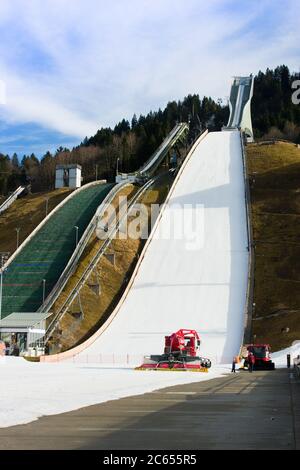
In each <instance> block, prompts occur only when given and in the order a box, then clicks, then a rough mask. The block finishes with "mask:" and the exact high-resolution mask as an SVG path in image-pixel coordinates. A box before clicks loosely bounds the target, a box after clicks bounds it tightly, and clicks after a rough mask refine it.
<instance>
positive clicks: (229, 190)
mask: <svg viewBox="0 0 300 470" xmlns="http://www.w3.org/2000/svg"><path fill="white" fill-rule="evenodd" d="M184 204H188V205H189V210H188V211H185V210H184V206H183V205H184ZM199 206H200V207H199ZM170 217H171V218H172V217H174V220H175V221H176V222H175V223H174V224H173V225H172V226H171V232H170V233H171V236H170V238H169V239H163V237H162V236H161V234H166V233H168V230H169V226H170V225H169V220H170ZM184 217H185V218H184ZM192 218H194V221H196V220H197V221H198V222H199V224H200V225H199V226H198V228H197V232H195V233H197V236H198V238H199V240H198V241H199V243H198V245H197V243H195V241H196V240H195V234H194V235H193V233H192V230H190V229H189V221H190V220H191V219H192ZM180 220H183V221H184V223H183V224H181V228H182V226H183V228H184V230H185V232H186V233H185V234H184V236H183V237H181V238H180V237H178V236H177V235H176V233H177V232H176V227H177V225H176V223H178V221H180ZM179 226H180V222H179ZM192 228H193V227H192ZM195 228H196V226H195ZM178 238H180V239H178ZM201 243H202V244H201ZM247 243H248V241H247V225H246V209H245V192H244V177H243V163H242V155H241V142H240V134H239V132H238V131H231V132H230V131H227V132H211V133H209V134H208V135H207V136H206V137H205V138H204V139H203V140H202V141H201V142H200V143H199V144H198V146H197V148H196V150H195V152H194V153H193V155H192V156H191V158H190V159H189V161H188V163H187V165H186V167H185V169H184V171H183V173H182V175H181V177H180V178H179V181H178V183H177V185H176V186H175V189H174V191H173V193H172V195H171V198H170V200H169V203H168V206H167V210H166V211H164V212H163V215H162V218H161V220H160V222H159V224H158V226H157V230H156V232H155V235H154V239H153V240H152V241H151V243H150V245H149V247H148V249H147V251H146V254H145V257H144V259H143V261H142V263H141V266H140V269H139V271H138V273H137V276H136V278H135V281H134V283H133V286H132V287H131V289H130V291H129V293H128V295H127V298H126V300H125V301H124V303H123V305H122V307H121V308H120V310H119V312H118V313H117V315H116V317H115V318H114V320H113V321H112V323H111V324H110V325H109V327H108V328H107V329H106V330H105V331H104V332H103V333H102V334H101V335H100V336H98V338H97V339H96V340H95V341H94V343H93V344H91V345H90V346H89V347H88V348H87V349H85V350H84V351H82V353H81V355H82V356H86V355H90V356H91V357H94V358H96V357H97V355H98V357H99V358H100V354H101V355H102V356H106V357H108V356H109V355H110V356H112V354H113V353H114V354H115V355H119V357H121V356H123V357H124V356H125V355H127V354H128V355H129V356H130V358H131V357H137V356H140V355H143V354H160V353H161V352H162V351H163V345H164V336H165V335H169V334H171V333H173V332H175V331H177V330H178V329H180V328H189V329H195V330H197V331H198V332H199V334H200V337H201V355H202V356H206V357H209V358H211V359H212V360H213V362H214V363H230V362H231V361H232V357H233V356H234V355H235V354H238V353H239V349H240V345H241V343H242V336H243V326H244V307H245V300H246V287H247V273H248V250H247ZM95 336H97V335H95ZM133 362H134V361H133Z"/></svg>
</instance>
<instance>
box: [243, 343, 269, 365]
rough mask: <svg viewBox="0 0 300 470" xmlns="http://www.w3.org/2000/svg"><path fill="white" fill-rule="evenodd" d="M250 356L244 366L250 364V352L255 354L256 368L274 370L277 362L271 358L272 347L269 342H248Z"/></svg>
mask: <svg viewBox="0 0 300 470" xmlns="http://www.w3.org/2000/svg"><path fill="white" fill-rule="evenodd" d="M246 348H247V351H248V357H246V358H245V362H244V367H248V365H249V360H248V358H249V354H250V353H252V354H253V356H254V360H255V362H254V367H253V369H254V370H274V369H275V364H274V362H272V360H271V354H270V353H271V347H270V345H269V344H247V345H246Z"/></svg>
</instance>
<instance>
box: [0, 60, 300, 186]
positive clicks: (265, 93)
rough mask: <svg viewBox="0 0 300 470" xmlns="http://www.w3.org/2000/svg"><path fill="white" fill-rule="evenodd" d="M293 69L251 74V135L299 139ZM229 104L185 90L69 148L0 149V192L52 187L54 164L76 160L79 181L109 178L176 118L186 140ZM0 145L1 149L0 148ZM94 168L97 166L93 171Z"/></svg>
mask: <svg viewBox="0 0 300 470" xmlns="http://www.w3.org/2000/svg"><path fill="white" fill-rule="evenodd" d="M297 79H299V74H296V73H291V72H290V71H289V69H288V67H287V66H285V65H282V66H279V67H277V68H275V69H274V70H270V69H267V70H266V72H259V73H258V74H257V75H256V76H255V83H254V96H253V100H252V120H253V127H254V132H255V137H256V139H259V140H269V139H286V140H290V141H292V142H297V143H300V105H296V104H293V102H292V99H291V97H292V93H293V89H292V83H293V81H294V80H297ZM228 116H229V107H228V105H227V104H223V102H222V100H218V102H215V101H214V100H213V99H211V98H207V97H203V98H200V97H199V95H188V96H187V97H185V98H184V99H183V100H182V101H172V102H170V103H168V104H167V106H166V107H165V109H164V110H161V109H159V110H158V111H150V112H149V113H148V114H147V115H146V116H142V115H141V116H139V117H137V116H136V115H134V116H133V117H132V119H131V121H130V122H129V121H128V120H126V119H123V120H122V121H120V122H119V123H118V124H116V126H115V127H114V128H109V127H108V128H101V129H99V130H98V132H97V133H96V134H95V135H94V136H91V137H86V138H85V139H84V141H83V142H82V143H81V144H80V145H79V146H77V147H75V148H73V149H67V148H62V147H60V148H58V149H57V151H56V152H55V154H51V153H50V152H49V151H48V152H46V154H45V155H44V156H43V157H42V158H41V159H40V160H39V159H38V158H37V157H36V156H35V155H34V154H31V155H24V156H18V155H16V154H14V155H11V156H9V155H3V154H1V153H0V194H2V195H6V194H7V193H8V192H9V191H12V190H14V189H15V188H16V187H17V186H19V185H20V184H23V185H26V184H29V183H30V184H31V188H32V191H33V192H39V191H48V190H51V189H53V188H54V173H55V166H56V164H58V163H79V164H80V165H82V170H83V177H84V181H85V182H88V181H92V180H93V179H95V174H96V171H97V176H98V179H100V178H106V179H109V180H112V179H113V177H114V175H115V172H116V166H117V160H119V163H118V167H119V170H120V171H124V172H128V171H133V170H136V169H138V168H139V167H140V166H141V165H142V164H143V163H144V162H145V161H146V160H147V159H148V158H149V157H150V155H151V154H152V153H153V152H154V151H155V149H156V148H157V147H158V146H159V145H160V144H161V142H162V140H163V139H164V137H165V136H166V135H167V133H168V132H169V131H170V130H171V129H172V128H173V127H174V125H175V124H176V122H179V121H185V122H189V123H190V135H189V139H190V140H193V138H195V137H196V136H197V135H198V134H199V132H201V130H203V129H205V128H209V129H210V130H220V129H221V127H222V126H223V125H226V123H227V120H228ZM0 150H1V149H0ZM96 168H97V170H96Z"/></svg>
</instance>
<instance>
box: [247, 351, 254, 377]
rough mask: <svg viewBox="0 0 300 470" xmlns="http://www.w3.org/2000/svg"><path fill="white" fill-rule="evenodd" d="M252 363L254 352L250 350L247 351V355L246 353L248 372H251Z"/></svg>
mask: <svg viewBox="0 0 300 470" xmlns="http://www.w3.org/2000/svg"><path fill="white" fill-rule="evenodd" d="M254 364H255V357H254V354H253V353H252V352H249V355H248V369H249V372H253V369H254Z"/></svg>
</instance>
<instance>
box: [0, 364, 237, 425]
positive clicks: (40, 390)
mask: <svg viewBox="0 0 300 470" xmlns="http://www.w3.org/2000/svg"><path fill="white" fill-rule="evenodd" d="M228 372H230V368H229V366H227V367H226V366H216V367H214V368H213V369H211V370H210V371H209V372H208V373H205V372H201V373H199V372H154V371H147V372H144V371H135V370H133V369H129V368H126V367H114V368H113V367H110V368H105V367H103V366H101V365H99V364H73V363H69V362H63V363H31V362H27V361H25V360H24V359H22V358H14V357H6V358H0V376H1V388H0V427H8V426H14V425H17V424H25V423H29V422H31V421H34V420H36V419H38V418H39V417H41V416H45V415H55V414H58V413H64V412H68V411H72V410H76V409H78V408H82V407H85V406H89V405H94V404H96V403H103V402H106V401H109V400H115V399H118V398H123V397H128V396H132V395H140V394H143V393H146V392H152V391H154V390H158V389H160V388H164V387H169V386H172V385H180V384H185V383H192V382H198V381H203V380H209V379H213V378H215V377H219V376H221V375H222V374H224V373H228Z"/></svg>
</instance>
